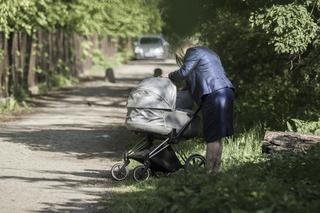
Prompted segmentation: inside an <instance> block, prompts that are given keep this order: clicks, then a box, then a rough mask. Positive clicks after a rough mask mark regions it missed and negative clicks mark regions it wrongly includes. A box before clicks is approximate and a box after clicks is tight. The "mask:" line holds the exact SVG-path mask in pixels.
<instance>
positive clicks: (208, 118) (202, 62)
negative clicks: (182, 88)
mask: <svg viewBox="0 0 320 213" xmlns="http://www.w3.org/2000/svg"><path fill="white" fill-rule="evenodd" d="M176 59H177V63H178V65H180V69H179V70H177V71H175V72H171V73H170V74H169V76H168V77H169V78H170V80H171V81H173V82H176V81H180V80H186V82H187V85H188V89H189V92H190V94H191V96H192V97H193V99H194V100H195V102H196V103H197V104H198V105H201V110H202V114H203V131H204V138H205V140H206V142H207V150H206V159H207V163H206V165H207V168H208V169H209V170H211V171H213V172H214V173H216V172H218V170H219V168H220V162H221V154H222V141H221V139H222V138H223V137H226V136H231V135H233V100H234V87H233V85H232V83H231V82H230V80H229V79H228V78H227V77H226V75H225V72H224V69H223V66H222V64H221V61H220V58H219V56H218V55H217V54H216V53H215V52H213V51H212V50H210V49H208V48H206V47H201V46H195V45H193V44H191V43H185V44H184V45H183V46H182V48H181V49H180V51H179V52H178V53H177V54H176Z"/></svg>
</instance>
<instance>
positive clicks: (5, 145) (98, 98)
mask: <svg viewBox="0 0 320 213" xmlns="http://www.w3.org/2000/svg"><path fill="white" fill-rule="evenodd" d="M157 67H160V68H162V69H163V70H164V72H165V73H167V72H168V71H171V70H173V69H175V68H176V67H174V65H172V64H170V63H162V64H159V62H156V63H155V62H142V63H141V62H131V63H129V64H128V65H125V66H122V67H119V68H118V69H116V70H115V76H116V79H117V82H116V83H115V84H112V83H108V82H105V81H104V79H103V78H102V76H96V77H92V78H91V80H90V81H85V82H82V83H81V84H80V85H78V86H76V87H72V88H68V89H64V90H61V91H55V92H52V93H50V94H48V95H46V96H41V97H37V98H35V99H34V100H32V101H31V103H32V104H33V105H34V108H33V111H34V113H31V114H28V115H24V116H22V117H21V118H19V119H18V120H15V121H11V122H6V123H0V212H2V213H7V212H14V213H16V212H99V211H101V212H102V211H103V212H106V211H108V208H107V207H105V206H104V205H103V204H101V201H102V200H104V199H108V198H110V196H112V190H113V185H114V183H113V182H112V180H111V179H110V173H109V169H110V167H111V166H112V165H113V164H114V162H115V161H118V160H119V159H120V157H121V153H122V152H123V151H124V150H125V148H126V144H127V143H128V141H129V140H134V137H135V136H133V135H132V134H131V133H130V132H129V131H127V130H126V129H125V127H124V126H123V122H124V118H125V114H126V108H125V104H126V97H127V95H128V93H129V91H130V89H131V88H132V87H134V85H135V84H136V83H137V82H139V81H140V80H141V79H143V78H145V77H147V76H151V75H152V73H153V70H154V69H155V68H157Z"/></svg>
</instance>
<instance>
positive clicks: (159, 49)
mask: <svg viewBox="0 0 320 213" xmlns="http://www.w3.org/2000/svg"><path fill="white" fill-rule="evenodd" d="M154 52H156V53H160V54H162V53H163V52H164V50H163V48H162V47H157V48H156V49H154Z"/></svg>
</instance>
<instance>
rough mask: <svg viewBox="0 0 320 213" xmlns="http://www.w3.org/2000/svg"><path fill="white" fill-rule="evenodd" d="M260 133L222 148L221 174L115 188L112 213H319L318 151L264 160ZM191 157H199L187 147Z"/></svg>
mask: <svg viewBox="0 0 320 213" xmlns="http://www.w3.org/2000/svg"><path fill="white" fill-rule="evenodd" d="M261 132H262V131H261V127H256V128H254V129H251V130H249V131H247V132H246V133H244V134H242V135H239V136H238V137H236V138H232V139H228V140H226V141H225V142H224V153H223V154H224V155H223V165H222V171H221V172H220V173H219V174H218V175H215V176H213V175H212V174H207V172H206V171H205V170H201V169H196V168H194V169H193V170H190V171H189V172H185V171H183V170H181V171H178V172H176V173H175V174H173V175H171V176H170V177H169V178H152V179H151V180H149V181H146V182H144V183H134V182H132V181H127V182H122V183H117V191H115V192H114V198H113V199H111V200H108V201H107V202H106V205H108V206H111V207H112V212H143V213H144V212H318V210H319V209H320V176H319V174H320V147H319V146H316V147H314V148H313V149H311V150H310V151H309V152H308V153H307V154H286V155H275V156H268V157H267V156H264V155H263V154H261ZM189 142H191V144H193V145H188V146H187V149H188V150H189V151H190V150H192V149H195V151H203V147H202V148H200V150H197V149H199V147H201V145H200V146H199V141H189Z"/></svg>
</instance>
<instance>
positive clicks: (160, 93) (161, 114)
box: [126, 77, 200, 137]
mask: <svg viewBox="0 0 320 213" xmlns="http://www.w3.org/2000/svg"><path fill="white" fill-rule="evenodd" d="M176 102H177V107H178V108H179V109H176ZM192 105H193V102H192V99H191V97H190V95H189V94H188V92H186V91H183V92H181V93H180V92H179V93H178V94H177V89H176V86H175V85H174V84H173V83H172V82H171V81H170V80H169V79H168V78H159V77H157V78H155V77H153V78H147V79H144V80H143V81H141V82H140V83H139V84H138V86H137V87H136V88H135V89H133V90H132V91H131V93H130V95H129V98H128V104H127V108H128V113H127V118H126V126H127V128H128V129H130V130H133V131H138V132H146V133H152V134H160V135H168V134H169V133H170V132H171V131H172V130H173V129H176V130H177V131H179V130H180V129H181V128H182V127H183V126H184V125H185V124H186V123H187V122H188V121H189V119H190V117H191V116H192V115H193V112H192V111H191V110H192ZM184 106H185V107H184ZM199 124H200V122H199V119H195V120H194V121H193V122H192V123H191V125H190V126H189V127H188V128H187V131H186V132H185V134H184V136H185V137H193V136H197V135H199V131H198V130H199Z"/></svg>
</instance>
